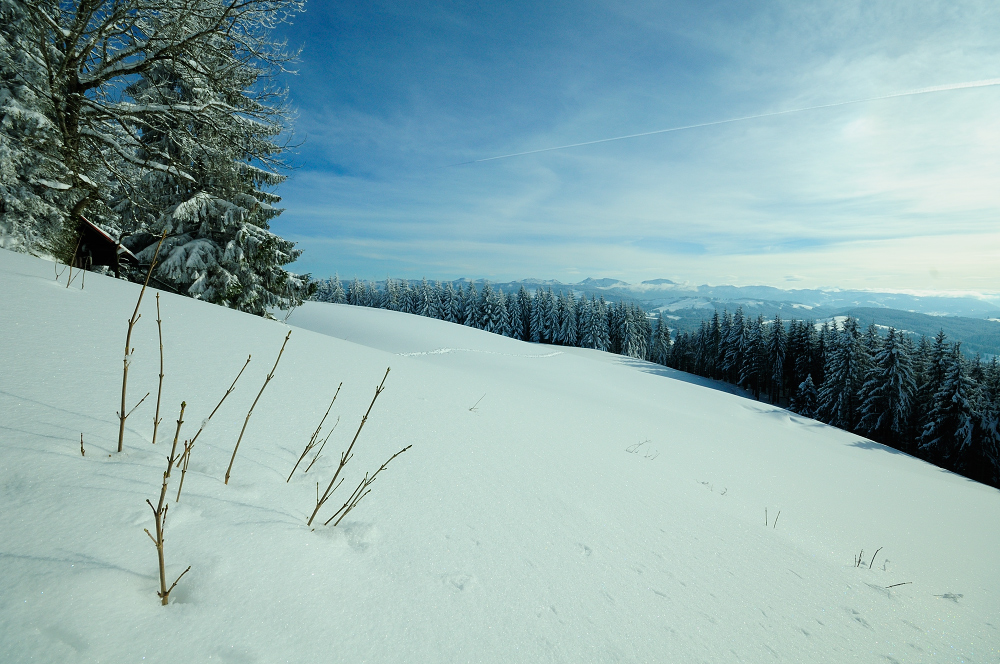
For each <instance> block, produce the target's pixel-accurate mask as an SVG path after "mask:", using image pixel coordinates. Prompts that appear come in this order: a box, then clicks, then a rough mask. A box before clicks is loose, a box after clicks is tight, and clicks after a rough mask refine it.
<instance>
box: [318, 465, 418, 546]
mask: <svg viewBox="0 0 1000 664" xmlns="http://www.w3.org/2000/svg"><path fill="white" fill-rule="evenodd" d="M411 447H413V445H407V446H406V447H404V448H403V449H401V450H400V451H398V452H396V453H395V454H393V455H392V456H391V457H389V459H388V461H386V462H385V463H383V464H382V465H381V466H380V467H379V469H378V470H376V471H375V472H374V473H373V474H372V476H371V477H370V478H369V477H368V473H365V477H364V479H363V480H361V483H360V484H358V488H356V489H355V490H354V493H352V494H351V497H350V498H348V499H347V502H345V503H344V504H343V505H342V506H341V508H340V509H339V510H337V511H336V512H335V513H334V514H333V516H331V517H330V518H329V519H327V520H326V521H325V522H324V523H323V525H324V526H327V525H330V522H331V521H333V520H334V519H335V518H336V519H337V521H336V522H334V524H333V527H334V528H336V527H337V525H339V524H340V522H341V521H342V520H343V519H344V517H345V516H347V515H348V513H350V511H351V510H353V509H354V508H355V507H357V505H358V503H360V502H361V499H362V498H364V497H365V496H367V495H368V494H369V493H371V491H372V490H371V489H369V488H368V487H370V486H371V485H372V483H373V482H374V481H375V478H376V477H378V474H379V473H381V472H382V471H383V470H385V469H386V467H387V466H388V465H389V462H391V461H392V460H393V459H395V458H396V457H398V456H399V455H400V454H402V453H403V452H405V451H406V450H408V449H410V448H411ZM338 515H339V518H337V517H338Z"/></svg>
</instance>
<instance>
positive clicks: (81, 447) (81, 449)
mask: <svg viewBox="0 0 1000 664" xmlns="http://www.w3.org/2000/svg"><path fill="white" fill-rule="evenodd" d="M80 456H87V452H86V450H84V449H83V434H82V433H81V434H80Z"/></svg>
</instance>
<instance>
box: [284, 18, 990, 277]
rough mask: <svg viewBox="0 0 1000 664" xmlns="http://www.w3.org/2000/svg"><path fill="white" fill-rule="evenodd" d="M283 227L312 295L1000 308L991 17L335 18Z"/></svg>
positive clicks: (305, 74)
mask: <svg viewBox="0 0 1000 664" xmlns="http://www.w3.org/2000/svg"><path fill="white" fill-rule="evenodd" d="M285 32H286V33H287V37H288V39H289V41H290V42H291V43H292V44H293V45H301V46H302V47H303V52H302V60H301V62H300V64H299V67H298V69H299V73H298V75H297V76H294V77H290V78H289V79H288V85H289V88H290V94H291V100H292V103H293V105H294V106H295V107H296V109H297V112H298V118H297V120H296V126H295V132H296V139H297V140H299V141H301V145H300V147H298V148H297V151H296V154H295V155H294V157H293V163H294V164H295V167H296V168H295V170H294V171H293V172H292V174H291V178H290V179H289V181H288V182H286V183H285V184H284V185H282V186H281V188H280V189H279V191H278V193H279V194H281V195H282V196H283V197H284V205H285V207H286V212H285V213H284V214H283V215H282V216H281V217H280V218H279V219H278V220H276V222H275V223H274V225H273V226H274V229H275V230H276V231H277V232H278V233H280V234H282V235H283V236H285V237H288V238H290V239H293V240H295V241H297V242H298V243H299V248H301V249H303V250H304V254H303V256H302V258H301V259H300V260H299V261H298V262H297V263H296V265H295V266H294V268H295V269H297V270H300V271H309V272H311V273H313V275H314V276H317V277H318V276H327V275H329V274H332V273H334V272H338V273H339V274H340V275H341V276H342V277H348V278H350V277H353V276H358V277H361V278H384V277H385V276H387V275H390V276H399V277H415V278H419V277H424V276H426V277H427V278H429V279H451V278H458V277H463V276H464V277H470V278H479V277H486V278H490V279H493V280H497V281H505V280H508V279H516V278H524V277H537V278H548V279H559V280H562V281H578V280H580V279H583V278H585V277H616V278H620V279H624V280H626V281H631V282H636V281H642V280H646V279H654V278H661V277H665V278H670V279H675V280H679V281H689V282H692V283H711V284H722V283H733V284H738V285H747V284H768V285H774V286H779V287H806V286H808V287H818V286H828V287H845V288H846V287H850V288H857V287H860V288H876V289H921V290H971V291H977V290H978V291H997V290H1000V285H998V284H1000V223H998V222H1000V186H998V184H997V183H998V182H1000V86H989V87H980V88H974V89H964V90H952V91H948V92H939V93H933V94H925V95H917V96H909V97H900V98H894V99H885V100H878V101H872V102H867V103H863V104H854V105H849V106H840V107H837V108H831V109H821V110H814V111H806V112H802V113H794V114H787V115H781V116H776V117H770V118H760V119H755V120H748V121H744V122H737V123H731V124H725V125H717V126H712V127H703V128H699V129H691V130H687V131H681V132H675V133H667V134H659V135H654V136H646V137H641V138H635V139H629V140H623V141H617V142H610V143H602V144H599V145H591V146H582V147H578V148H571V149H566V150H558V151H551V152H544V153H539V154H533V155H525V156H520V157H512V158H509V159H500V160H494V161H488V162H480V163H475V164H465V165H460V166H455V165H454V164H457V163H460V162H468V161H472V160H476V159H482V158H487V157H492V156H496V155H503V154H509V153H513V152H521V151H527V150H534V149H540V148H546V147H551V146H557V145H564V144H569V143H577V142H582V141H589V140H596V139H602V138H608V137H613V136H620V135H624V134H633V133H639V132H645V131H653V130H657V129H663V128H667V127H674V126H681V125H690V124H697V123H702V122H711V121H715V120H724V119H727V118H734V117H741V116H747V115H754V114H760V113H769V112H774V111H783V110H787V109H794V108H803V107H808V106H813V105H820V104H827V103H835V102H838V101H845V100H852V99H861V98H867V97H874V96H879V95H884V94H889V93H894V92H898V91H903V90H911V89H917V88H924V87H928V86H936V85H945V84H952V83H959V82H965V81H976V80H982V79H991V78H996V77H1000V41H998V40H997V39H996V35H997V34H1000V7H998V6H997V5H996V3H995V2H962V1H959V2H920V1H916V2H913V1H910V2H850V1H837V2H801V1H799V2H787V3H781V2H769V3H737V2H705V1H704V0H702V1H699V2H670V3H652V2H650V3H645V2H628V3H621V2H585V1H582V2H565V3H564V2H543V3H538V2H502V3H490V2H479V3H441V2H439V3H428V2H422V1H419V0H416V1H409V2H363V1H352V2H323V1H320V0H312V1H311V2H310V3H309V4H307V9H306V12H305V13H304V14H303V15H301V16H299V17H298V18H297V20H296V22H295V24H294V25H293V26H291V27H289V28H288V29H287V30H285Z"/></svg>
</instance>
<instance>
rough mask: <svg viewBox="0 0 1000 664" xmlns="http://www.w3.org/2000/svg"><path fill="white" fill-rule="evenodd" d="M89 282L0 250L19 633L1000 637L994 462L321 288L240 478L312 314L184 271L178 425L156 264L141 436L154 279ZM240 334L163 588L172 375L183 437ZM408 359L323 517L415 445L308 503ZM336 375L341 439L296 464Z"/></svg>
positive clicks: (5, 494) (820, 645)
mask: <svg viewBox="0 0 1000 664" xmlns="http://www.w3.org/2000/svg"><path fill="white" fill-rule="evenodd" d="M78 286H79V282H76V283H75V284H74V286H73V287H71V288H69V289H66V288H64V287H62V286H61V285H57V284H56V283H55V282H54V280H53V276H52V265H51V264H50V263H46V262H44V261H40V260H38V259H32V258H29V257H25V256H22V255H18V254H13V253H10V252H6V251H0V333H2V337H0V338H2V339H3V340H4V341H5V343H4V346H3V348H2V350H0V413H2V414H3V416H2V418H0V506H3V508H2V509H0V661H3V662H29V661H31V662H130V661H143V658H145V661H153V662H156V661H164V662H176V661H184V662H200V661H214V660H221V661H228V662H282V661H289V662H313V661H334V662H365V661H369V662H422V661H426V662H452V661H475V662H545V661H553V662H618V661H637V662H638V661H685V662H698V661H704V662H727V661H732V662H740V661H746V662H757V661H775V660H777V661H788V662H812V661H815V662H820V661H824V662H825V661H893V660H894V661H899V662H943V661H974V662H975V661H984V662H988V661H997V659H998V657H1000V648H998V644H1000V599H998V597H1000V594H998V591H1000V583H998V574H997V569H998V567H1000V565H998V563H1000V532H998V529H997V528H996V527H995V525H996V524H997V523H1000V492H998V491H996V490H995V489H991V488H988V487H985V486H982V485H978V484H975V483H973V482H970V481H968V480H965V479H963V478H961V477H958V476H955V475H953V474H950V473H947V472H944V471H941V470H940V469H937V468H935V467H933V466H930V465H928V464H926V463H923V462H921V461H918V460H916V459H913V458H911V457H908V456H906V455H903V454H899V453H896V452H894V451H892V450H890V449H888V448H885V447H883V446H881V445H877V444H874V443H871V442H870V441H866V440H864V439H861V438H859V437H857V436H855V435H852V434H848V433H846V432H843V431H839V430H837V429H833V428H831V427H827V426H825V425H822V424H819V423H816V422H813V421H810V420H805V419H803V418H800V417H798V416H795V415H792V414H790V413H788V412H786V411H784V410H780V409H775V408H773V407H770V406H768V405H766V404H762V403H758V402H755V401H752V400H749V399H746V398H744V397H741V396H738V395H734V394H729V393H726V392H725V391H722V390H718V389H712V387H711V383H710V382H709V381H704V380H703V379H697V378H694V377H690V376H686V375H683V374H678V373H677V372H673V371H671V370H669V369H666V368H663V367H659V366H657V365H653V364H649V363H646V362H640V361H636V360H631V359H629V358H625V357H621V356H614V355H609V354H605V353H599V352H596V351H587V350H584V349H578V348H558V347H549V346H541V345H537V344H528V343H524V342H519V341H514V340H511V339H507V338H504V337H499V336H496V335H491V334H488V333H484V332H481V331H478V330H472V329H469V328H465V327H462V326H458V325H453V324H449V323H444V322H441V321H436V320H430V319H426V318H420V317H417V316H410V315H406V314H399V313H395V312H390V311H384V310H376V309H364V308H355V307H348V306H343V305H330V304H324V303H307V304H306V305H305V306H303V307H301V308H300V309H298V310H296V311H295V312H294V313H293V314H292V315H291V317H290V318H289V320H288V323H289V324H291V325H293V326H294V327H292V330H293V332H292V336H291V339H290V341H289V343H288V346H287V348H286V350H285V354H284V356H283V358H282V360H281V363H280V364H279V366H278V369H277V371H276V374H275V378H274V380H273V381H271V383H270V384H269V385H268V387H267V389H266V390H265V392H264V395H263V396H262V397H261V400H260V402H259V403H258V405H257V408H256V409H255V411H254V414H253V416H252V418H251V420H250V424H249V426H248V428H247V433H246V435H245V436H244V439H243V442H242V444H241V447H240V451H239V454H238V455H237V457H236V462H235V464H234V467H233V477H232V479H231V480H230V483H229V486H225V485H223V481H222V478H223V475H224V473H225V469H226V465H227V464H228V462H229V457H230V454H231V453H232V446H233V445H234V444H235V441H236V437H237V436H238V435H239V430H240V428H241V426H242V424H243V419H244V417H245V415H246V411H247V408H249V405H250V403H251V402H252V401H253V399H254V397H255V396H256V395H257V392H258V390H259V389H260V385H261V384H262V382H263V379H264V376H265V375H266V374H267V372H268V371H269V370H270V369H271V366H272V365H273V363H274V358H275V356H276V354H277V352H278V349H279V347H280V345H281V341H282V339H283V338H284V335H285V332H286V331H287V330H288V327H287V326H286V325H283V324H281V323H278V322H275V321H266V320H263V319H260V318H257V317H253V316H249V315H245V314H241V313H237V312H233V311H229V310H226V309H222V308H220V307H215V306H212V305H207V304H204V303H201V302H197V301H193V300H190V299H188V298H183V297H179V296H176V295H172V294H169V293H162V294H161V308H162V311H163V321H164V322H163V332H164V345H165V350H164V353H165V356H166V368H165V373H166V378H165V380H164V395H163V405H162V410H161V416H162V418H163V422H162V424H161V425H160V430H159V434H158V442H157V445H156V446H155V448H154V447H153V446H152V445H150V444H149V439H150V437H151V433H152V416H153V409H154V407H155V397H156V394H155V390H156V379H157V373H158V354H157V338H156V325H155V318H156V316H155V300H154V296H155V291H147V293H146V296H145V299H144V301H143V305H142V309H141V311H142V313H143V316H142V319H141V320H140V322H139V323H138V324H137V326H136V330H135V332H134V333H133V346H134V347H135V349H136V352H135V355H134V362H133V364H132V366H131V368H130V372H129V373H130V380H129V407H131V405H133V404H135V403H136V401H138V399H139V398H141V397H142V395H143V394H145V393H146V392H147V391H151V392H153V394H151V395H150V397H149V398H147V400H146V402H145V403H144V404H143V405H142V406H140V407H139V409H138V410H136V411H135V413H134V414H133V415H132V416H131V417H130V418H129V420H128V422H127V434H126V441H125V443H126V451H125V452H123V453H122V454H117V453H115V452H114V449H115V448H116V445H117V427H118V424H117V418H116V416H115V411H116V410H117V408H118V401H119V399H120V389H121V369H122V360H121V357H122V349H123V344H124V335H125V328H126V319H127V318H128V316H129V315H130V314H131V312H132V308H133V307H134V305H135V298H136V296H137V295H138V291H139V287H138V286H137V285H134V284H128V283H124V282H117V281H114V280H112V279H108V278H102V277H99V276H97V275H88V279H87V285H86V289H85V290H83V291H81V290H79V289H78ZM248 353H250V354H252V356H253V360H252V362H251V364H250V366H249V367H248V369H247V371H246V373H245V374H244V376H243V377H242V378H241V379H240V382H239V383H238V384H237V387H236V390H235V391H234V392H233V394H232V395H231V396H230V397H229V399H228V400H227V401H226V403H225V404H224V405H223V407H222V408H221V409H220V411H219V413H218V414H217V415H216V416H215V418H214V419H213V420H212V422H211V423H210V425H209V426H208V428H207V429H206V430H205V432H204V433H202V435H201V437H200V438H199V440H198V444H197V447H196V449H195V452H194V454H193V459H192V461H191V465H190V468H189V472H188V477H187V479H186V480H185V485H184V493H183V495H182V497H181V501H180V502H179V503H176V504H175V503H174V502H173V496H174V495H175V491H176V486H177V482H178V481H179V475H178V474H177V473H176V472H175V473H174V475H173V476H172V478H171V489H170V490H169V491H168V496H169V497H170V501H171V502H170V505H171V507H170V512H169V515H168V518H167V527H166V544H165V552H166V554H165V555H166V560H167V564H168V576H169V577H170V580H172V579H173V577H176V575H177V574H179V573H180V572H181V571H183V569H184V568H185V567H186V566H187V565H191V566H192V569H191V572H190V573H188V574H187V575H186V576H185V577H184V578H183V579H182V580H181V582H180V583H179V584H178V586H177V587H176V588H175V589H174V591H173V593H172V594H171V603H170V605H169V606H167V607H162V606H160V605H159V600H158V598H157V597H156V590H157V583H158V582H157V566H156V551H155V549H154V547H153V545H152V543H151V542H150V541H149V539H148V538H147V536H146V535H145V533H144V532H143V528H150V529H152V527H153V519H152V515H151V512H150V509H149V507H148V506H147V505H146V504H145V502H144V501H145V500H146V499H147V498H148V499H150V500H152V501H154V503H155V500H156V498H157V496H158V491H159V486H160V483H161V478H162V472H163V469H164V467H165V460H164V456H165V455H166V454H167V453H168V452H169V442H170V440H171V439H172V437H173V431H174V428H175V426H176V425H175V420H176V417H177V410H178V406H179V403H180V401H181V400H182V399H183V400H186V401H187V404H188V406H187V413H186V415H185V424H184V427H183V428H182V431H181V437H182V438H185V437H190V436H192V435H194V432H195V431H196V430H197V428H198V425H199V423H200V422H201V421H202V419H204V417H206V416H207V415H208V413H209V412H210V411H211V409H212V408H213V407H214V406H215V404H216V403H217V401H218V399H219V398H220V397H221V396H222V394H223V392H224V391H225V389H226V388H227V387H228V386H229V384H230V383H231V381H232V379H233V377H235V374H236V372H237V371H238V370H239V368H240V367H241V366H242V364H243V362H244V361H245V359H246V355H247V354H248ZM387 366H391V367H392V371H391V372H390V374H389V377H388V379H387V381H386V391H385V392H384V393H383V394H382V396H380V397H379V400H378V402H377V403H376V405H375V407H374V409H373V411H372V415H371V417H370V419H369V421H368V423H367V424H366V425H365V429H364V431H363V432H362V434H361V437H360V439H359V442H358V444H357V446H356V448H355V451H356V456H355V458H354V459H353V460H351V461H350V463H349V464H348V465H347V468H346V470H345V473H346V477H347V480H346V482H345V483H344V485H343V486H342V487H341V488H340V489H339V491H338V492H337V493H336V494H334V497H333V498H332V499H331V501H330V502H329V503H328V506H327V507H326V508H325V509H324V510H323V512H321V517H322V516H323V515H324V514H326V515H329V514H331V513H332V512H333V511H334V510H335V509H336V507H339V505H340V503H341V502H342V501H343V500H345V499H346V497H347V494H349V492H350V490H351V489H353V486H354V485H355V484H356V483H357V482H358V481H359V480H360V478H361V477H362V476H363V475H364V473H365V472H366V471H373V470H375V469H376V468H377V467H378V465H379V464H380V463H381V462H382V461H384V460H385V459H386V458H388V457H389V456H390V455H391V454H392V453H394V452H396V451H397V450H399V449H401V448H402V447H404V446H406V445H408V444H412V445H413V448H412V449H411V450H410V451H408V452H407V453H406V454H403V455H402V456H400V457H398V458H397V459H396V460H395V461H394V462H393V463H392V465H390V466H389V468H388V470H386V471H385V472H384V473H382V474H381V475H380V476H379V479H378V481H377V482H376V483H375V484H374V485H373V487H372V489H373V491H372V493H371V495H369V496H368V497H367V498H365V499H364V501H362V502H361V504H360V505H359V506H358V507H357V508H356V509H355V510H354V511H353V512H352V513H351V514H350V515H349V516H348V517H347V518H346V519H345V520H344V522H342V523H341V525H340V526H339V527H337V528H336V529H331V528H328V527H322V526H319V527H317V528H315V530H310V529H309V528H307V527H306V526H305V522H306V519H307V518H308V515H309V513H311V511H312V508H313V506H314V503H315V491H316V489H315V482H317V481H319V482H321V483H322V487H321V489H322V488H323V487H325V485H326V483H327V482H329V479H330V477H331V476H332V473H333V471H334V469H335V467H336V463H337V459H338V456H339V454H340V452H341V451H342V450H343V449H344V448H345V447H346V446H347V444H348V443H349V442H350V439H351V437H352V436H353V435H354V433H355V431H356V430H357V426H358V423H359V421H360V418H361V415H362V414H363V413H364V411H365V409H366V408H367V406H368V403H369V402H370V400H371V397H372V394H373V392H374V388H375V386H376V385H377V384H378V381H379V380H380V379H381V376H382V374H383V373H384V371H385V368H386V367H387ZM340 381H343V382H344V387H343V389H342V391H341V393H340V396H339V397H338V399H337V402H336V404H335V405H334V408H333V410H332V411H331V413H330V417H329V418H328V420H327V425H328V426H330V425H332V423H333V422H334V421H335V420H336V418H337V416H340V418H341V420H340V423H339V425H338V427H337V429H336V431H335V432H334V434H333V435H332V436H331V438H330V442H329V443H328V445H327V447H326V450H325V451H324V456H323V458H322V459H321V460H320V461H319V462H317V464H316V465H315V466H314V467H313V469H312V470H310V471H309V473H308V474H307V475H303V474H302V471H301V468H300V470H299V471H298V472H297V473H296V475H295V477H294V478H293V479H292V481H291V482H290V483H288V484H286V483H285V478H286V477H287V475H288V472H289V471H290V470H291V468H292V465H293V464H294V463H295V460H296V459H297V458H298V455H299V454H300V453H301V450H302V447H303V446H304V445H305V443H306V441H307V440H308V439H309V436H310V434H311V433H312V431H313V430H314V429H315V427H316V424H317V423H318V421H319V418H320V417H321V416H322V414H323V411H325V409H326V406H327V405H328V404H329V400H330V398H331V397H332V395H333V392H334V390H335V389H336V387H337V384H338V383H339V382H340ZM484 395H485V396H484ZM481 397H482V400H481V401H479V403H478V405H476V406H475V408H473V406H474V404H476V401H477V400H479V399H480V398H481ZM81 432H82V433H83V435H84V444H85V446H86V449H87V455H86V456H85V457H81V456H80V453H79V435H80V433H81ZM646 440H648V441H649V442H648V443H646V444H645V445H643V446H641V447H640V448H639V451H638V453H629V452H628V451H627V448H629V447H630V446H633V445H635V444H637V443H641V442H643V441H646ZM338 499H339V501H338ZM765 509H767V511H768V525H767V526H766V527H765V525H764V510H765ZM778 510H781V516H780V517H779V518H778V521H777V524H776V525H775V524H774V523H773V522H774V518H775V515H776V513H777V511H778ZM323 518H324V519H325V517H323ZM314 525H315V524H314ZM880 546H881V547H883V548H882V550H881V551H880V552H879V554H878V557H877V558H876V559H875V561H874V564H872V567H871V569H868V563H869V562H870V557H871V555H872V554H873V553H874V552H875V550H876V549H877V548H878V547H880ZM861 549H864V560H865V564H864V566H863V567H862V568H857V567H855V566H854V562H853V559H854V556H855V555H856V554H858V552H859V551H860V550H861ZM903 582H910V583H909V584H908V585H901V586H897V587H895V588H886V586H889V585H892V584H895V583H903Z"/></svg>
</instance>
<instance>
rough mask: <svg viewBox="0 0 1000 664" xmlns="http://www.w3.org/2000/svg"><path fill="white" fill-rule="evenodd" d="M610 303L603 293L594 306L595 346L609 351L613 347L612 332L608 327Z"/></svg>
mask: <svg viewBox="0 0 1000 664" xmlns="http://www.w3.org/2000/svg"><path fill="white" fill-rule="evenodd" d="M608 320H609V314H608V304H607V302H605V301H604V296H603V295H601V297H600V299H599V300H597V305H596V306H595V308H594V348H596V349H597V350H603V351H608V350H610V349H611V332H610V330H609V328H608Z"/></svg>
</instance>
